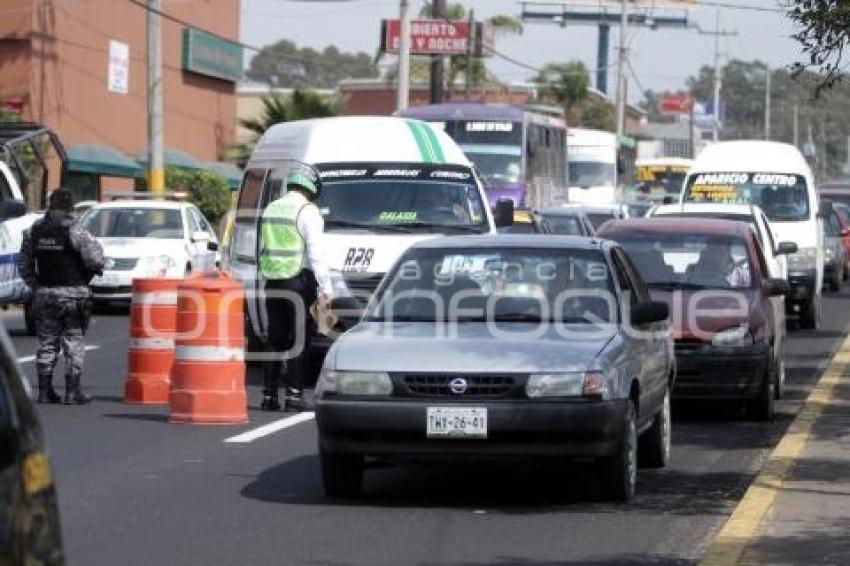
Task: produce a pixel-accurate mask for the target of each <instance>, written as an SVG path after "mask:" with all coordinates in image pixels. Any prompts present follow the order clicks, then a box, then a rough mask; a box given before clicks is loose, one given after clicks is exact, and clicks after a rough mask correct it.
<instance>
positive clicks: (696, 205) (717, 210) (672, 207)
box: [652, 202, 761, 217]
mask: <svg viewBox="0 0 850 566" xmlns="http://www.w3.org/2000/svg"><path fill="white" fill-rule="evenodd" d="M759 212H761V208H759V207H758V206H756V205H754V204H727V203H714V202H690V203H685V204H662V205H659V206H657V207H656V208H654V209H653V210H652V215H653V216H656V215H658V216H664V215H666V214H682V213H684V214H688V213H705V214H712V213H713V214H728V215H735V216H748V217H750V216H755V215H756V214H758V213H759Z"/></svg>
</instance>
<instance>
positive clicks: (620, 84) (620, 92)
mask: <svg viewBox="0 0 850 566" xmlns="http://www.w3.org/2000/svg"><path fill="white" fill-rule="evenodd" d="M620 9H621V13H620V54H619V56H618V57H617V144H618V145H619V144H620V143H622V141H623V135H624V134H625V121H626V84H625V78H626V56H627V53H628V51H627V49H628V48H627V47H626V34H627V33H628V28H629V4H628V2H627V1H626V0H620Z"/></svg>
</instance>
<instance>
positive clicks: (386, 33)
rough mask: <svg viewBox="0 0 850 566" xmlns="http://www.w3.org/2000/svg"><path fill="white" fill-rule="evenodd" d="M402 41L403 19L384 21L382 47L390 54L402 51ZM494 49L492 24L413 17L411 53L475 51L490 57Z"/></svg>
mask: <svg viewBox="0 0 850 566" xmlns="http://www.w3.org/2000/svg"><path fill="white" fill-rule="evenodd" d="M470 42H471V45H470ZM400 44H401V22H400V21H399V20H384V21H383V25H382V34H381V48H382V49H383V50H384V51H385V52H387V53H398V51H399V47H400ZM470 46H471V51H470ZM492 51H493V30H492V27H491V26H489V25H485V24H482V23H481V22H478V23H476V24H475V26H474V27H471V26H470V25H469V22H468V21H456V22H450V21H447V20H413V21H412V22H411V23H410V53H411V54H412V55H466V54H467V53H471V54H472V55H474V56H476V57H486V56H489V55H490V54H491V53H492Z"/></svg>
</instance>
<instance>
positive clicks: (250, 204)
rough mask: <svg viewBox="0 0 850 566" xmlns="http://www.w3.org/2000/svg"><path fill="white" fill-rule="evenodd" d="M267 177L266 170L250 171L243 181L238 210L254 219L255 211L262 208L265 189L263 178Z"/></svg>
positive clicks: (246, 173)
mask: <svg viewBox="0 0 850 566" xmlns="http://www.w3.org/2000/svg"><path fill="white" fill-rule="evenodd" d="M265 176H266V171H265V169H249V170H248V171H246V172H245V177H244V178H243V179H242V188H241V190H240V191H239V201H238V208H239V211H240V212H244V213H246V214H248V215H250V216H251V217H253V216H254V215H253V211H254V210H256V209H257V208H259V206H260V194H261V189H262V187H263V178H264V177H265Z"/></svg>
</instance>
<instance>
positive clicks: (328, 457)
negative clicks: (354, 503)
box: [319, 448, 364, 498]
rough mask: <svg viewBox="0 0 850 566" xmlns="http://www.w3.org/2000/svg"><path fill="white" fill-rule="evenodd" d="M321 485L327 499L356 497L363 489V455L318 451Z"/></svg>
mask: <svg viewBox="0 0 850 566" xmlns="http://www.w3.org/2000/svg"><path fill="white" fill-rule="evenodd" d="M319 460H320V462H321V468H322V484H323V485H324V487H325V494H327V496H328V497H336V498H348V497H356V496H357V495H359V494H360V491H361V490H362V488H363V467H364V465H363V455H362V454H340V453H336V452H329V451H327V450H325V449H323V448H322V449H320V450H319Z"/></svg>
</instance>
